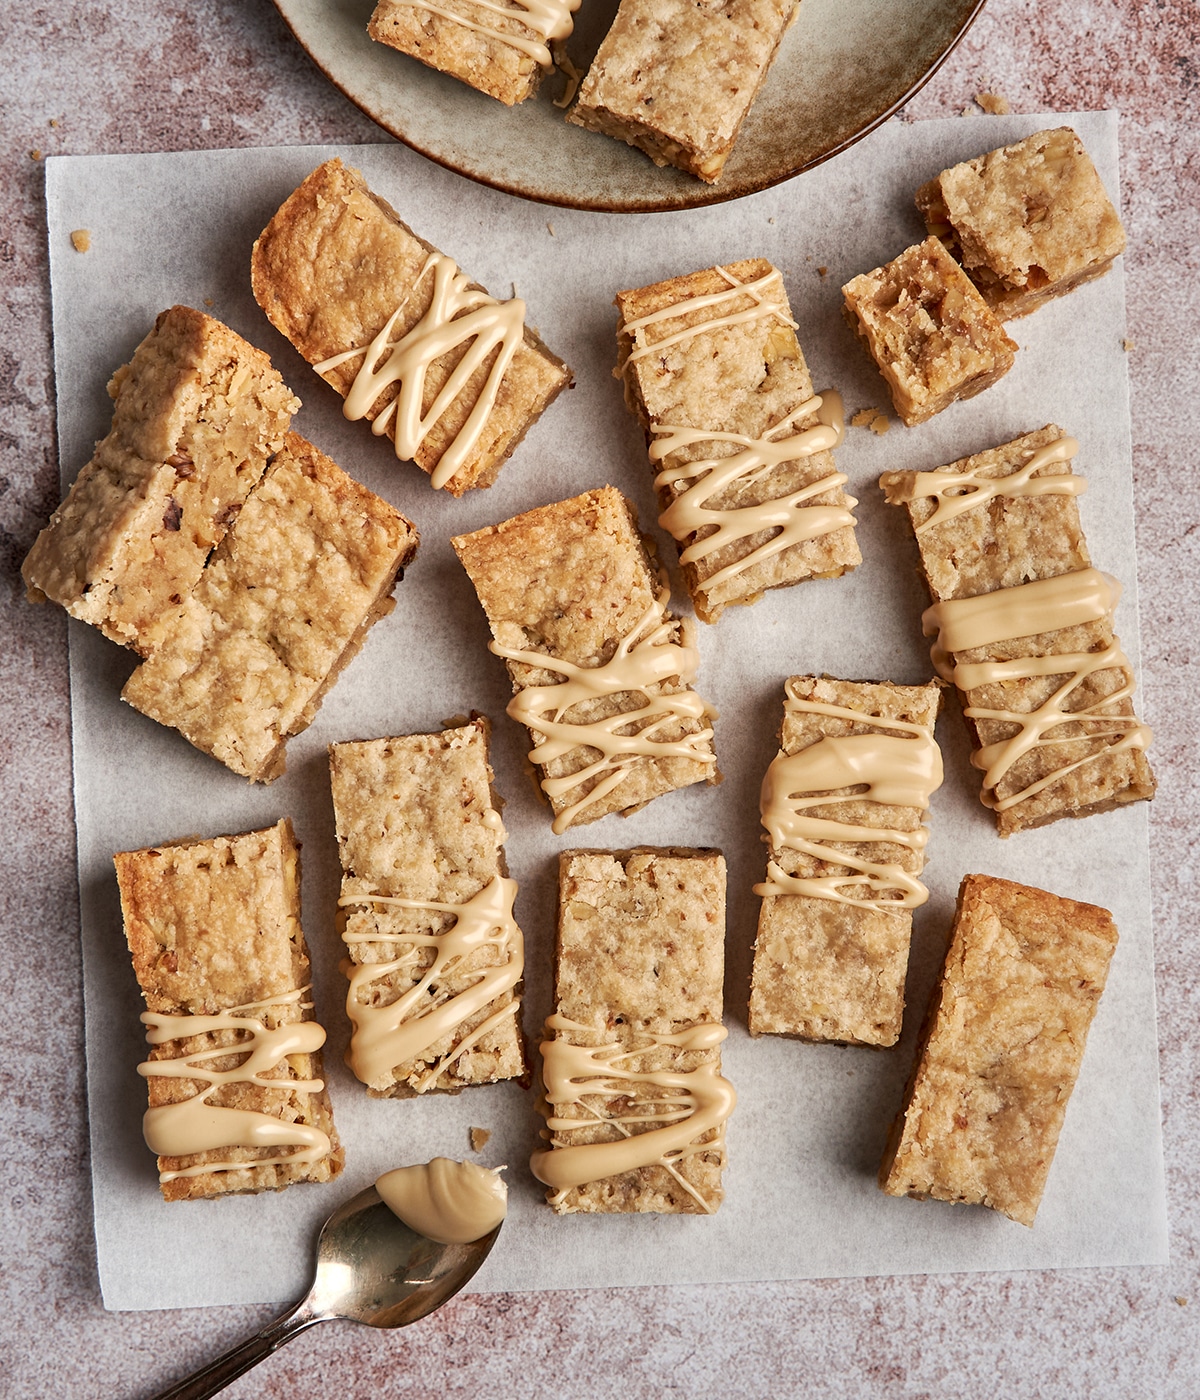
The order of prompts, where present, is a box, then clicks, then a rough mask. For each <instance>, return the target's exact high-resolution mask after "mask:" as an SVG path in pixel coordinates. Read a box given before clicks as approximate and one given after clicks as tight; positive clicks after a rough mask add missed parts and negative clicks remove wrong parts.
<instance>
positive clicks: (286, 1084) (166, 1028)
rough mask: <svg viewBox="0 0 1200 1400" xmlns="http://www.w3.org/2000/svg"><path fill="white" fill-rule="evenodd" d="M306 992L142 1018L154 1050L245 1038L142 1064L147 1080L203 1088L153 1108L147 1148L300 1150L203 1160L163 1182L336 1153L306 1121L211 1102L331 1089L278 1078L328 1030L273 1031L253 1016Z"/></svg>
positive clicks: (296, 1026)
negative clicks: (234, 1091) (220, 1065)
mask: <svg viewBox="0 0 1200 1400" xmlns="http://www.w3.org/2000/svg"><path fill="white" fill-rule="evenodd" d="M307 990H308V988H307V987H302V988H299V989H298V990H296V991H292V992H285V993H284V994H283V995H282V996H278V997H273V998H271V999H270V1000H268V1001H258V1002H248V1003H247V1004H246V1005H245V1006H235V1007H232V1008H230V1009H229V1010H228V1011H220V1012H217V1013H216V1014H214V1015H211V1016H203V1015H177V1016H171V1015H164V1014H162V1013H159V1012H156V1011H145V1012H143V1013H142V1022H143V1024H144V1025H146V1026H147V1027H148V1028H149V1029H148V1030H147V1031H146V1040H147V1041H148V1042H149V1044H151V1045H167V1044H170V1043H171V1042H172V1041H175V1040H186V1039H189V1038H191V1037H193V1036H202V1035H212V1034H214V1033H216V1032H218V1031H241V1032H244V1033H245V1038H244V1039H240V1040H238V1041H236V1042H234V1043H232V1044H228V1045H220V1046H213V1047H209V1048H206V1049H203V1050H196V1051H194V1052H191V1053H188V1054H182V1055H180V1056H178V1057H176V1058H174V1059H170V1058H165V1059H160V1060H146V1061H143V1063H141V1064H140V1065H138V1073H139V1074H140V1075H142V1076H144V1077H145V1078H147V1079H149V1078H151V1077H161V1078H165V1079H186V1080H192V1081H197V1082H199V1083H200V1085H201V1087H200V1088H199V1089H198V1090H197V1091H196V1092H195V1093H194V1094H193V1095H192V1096H191V1097H190V1098H186V1099H182V1100H180V1101H179V1102H178V1103H169V1104H162V1105H159V1106H158V1107H156V1108H151V1109H148V1110H147V1112H146V1115H145V1117H144V1118H143V1120H142V1130H143V1134H144V1136H145V1139H146V1146H147V1147H149V1148H150V1150H151V1151H152V1152H155V1153H157V1154H158V1156H159V1157H190V1156H193V1155H194V1154H196V1153H200V1152H213V1151H216V1150H217V1149H220V1148H226V1149H227V1148H231V1147H245V1148H258V1149H262V1148H270V1147H297V1148H299V1149H300V1150H299V1151H297V1152H288V1153H283V1154H280V1155H276V1156H271V1157H258V1158H251V1159H249V1160H247V1161H241V1162H239V1161H219V1162H203V1163H200V1164H198V1165H196V1166H191V1167H183V1168H180V1169H178V1170H175V1171H160V1172H159V1176H158V1179H159V1181H161V1182H168V1181H174V1180H175V1179H176V1178H177V1177H190V1176H205V1175H207V1174H208V1173H209V1172H228V1171H239V1170H244V1169H252V1168H255V1167H263V1166H279V1165H282V1164H284V1163H288V1162H296V1163H311V1162H319V1161H320V1160H321V1159H322V1158H323V1157H327V1156H328V1155H329V1152H330V1150H331V1144H330V1141H329V1137H328V1135H327V1134H326V1133H324V1132H322V1131H321V1129H320V1128H315V1127H312V1126H310V1125H309V1124H306V1123H293V1122H288V1121H287V1120H286V1119H283V1118H278V1117H276V1116H274V1115H273V1114H270V1113H259V1112H256V1111H254V1110H251V1109H242V1108H225V1107H222V1106H221V1105H219V1104H212V1103H209V1101H208V1100H209V1097H210V1096H211V1095H212V1094H213V1093H215V1092H216V1091H217V1090H218V1089H220V1088H222V1087H224V1086H226V1085H236V1084H253V1085H256V1086H257V1087H259V1088H263V1089H277V1090H281V1091H283V1092H285V1093H290V1094H318V1093H320V1092H321V1090H322V1089H324V1087H325V1083H324V1081H323V1080H321V1079H291V1078H288V1077H287V1076H286V1075H283V1076H280V1075H278V1074H277V1073H276V1071H278V1070H279V1069H280V1068H281V1067H283V1066H284V1065H285V1064H286V1062H287V1058H288V1056H290V1055H311V1054H313V1053H315V1052H316V1051H317V1050H319V1049H320V1048H321V1046H322V1045H323V1044H324V1043H325V1031H324V1030H323V1029H322V1027H321V1026H320V1025H318V1024H317V1022H316V1021H285V1022H283V1023H282V1024H281V1025H278V1026H273V1027H268V1026H267V1025H266V1024H265V1023H264V1021H263V1020H262V1019H261V1018H260V1017H257V1016H254V1015H251V1014H250V1013H252V1012H254V1011H261V1010H263V1009H264V1008H267V1007H273V1006H286V1005H296V1004H300V1005H301V1006H305V1007H306V1006H307V1005H309V1003H301V1002H300V998H301V997H302V996H303V994H304V993H305V992H306V991H307ZM229 1059H234V1060H236V1061H237V1064H236V1065H234V1066H233V1067H232V1068H229V1069H215V1068H214V1067H213V1062H214V1061H216V1060H229Z"/></svg>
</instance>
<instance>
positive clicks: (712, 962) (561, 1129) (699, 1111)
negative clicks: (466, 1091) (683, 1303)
mask: <svg viewBox="0 0 1200 1400" xmlns="http://www.w3.org/2000/svg"><path fill="white" fill-rule="evenodd" d="M724 938H725V862H724V860H723V858H722V857H721V855H720V853H719V852H717V851H696V850H636V851H566V852H564V853H563V854H562V855H561V856H560V858H559V924H558V960H557V972H556V977H555V1007H556V1010H555V1013H554V1015H553V1016H551V1018H550V1020H549V1021H548V1022H547V1024H546V1038H545V1040H544V1041H543V1043H542V1046H541V1053H542V1061H543V1069H542V1080H543V1084H544V1091H543V1095H542V1099H541V1101H540V1103H539V1107H540V1108H541V1110H542V1112H543V1113H544V1114H545V1115H546V1118H547V1126H546V1129H545V1130H544V1132H543V1137H545V1138H546V1139H547V1141H548V1144H549V1145H548V1147H547V1148H545V1149H542V1150H540V1151H538V1152H536V1153H534V1155H533V1159H532V1162H531V1166H532V1168H533V1173H534V1175H535V1176H536V1177H537V1178H538V1179H539V1180H540V1181H542V1182H544V1183H545V1184H546V1185H547V1187H548V1188H549V1190H548V1192H547V1200H548V1201H549V1202H550V1204H551V1205H552V1206H553V1208H554V1209H555V1211H556V1212H558V1213H559V1214H568V1213H571V1212H576V1211H579V1212H587V1213H604V1214H611V1213H617V1212H621V1213H625V1212H645V1211H661V1212H667V1213H671V1214H680V1213H693V1214H698V1213H709V1214H711V1213H712V1212H713V1211H715V1210H716V1209H717V1207H718V1206H719V1205H720V1203H721V1200H722V1197H723V1191H722V1187H721V1171H722V1168H723V1167H724V1165H725V1127H724V1125H725V1120H726V1119H727V1118H728V1116H729V1114H730V1112H731V1111H732V1109H733V1106H734V1097H735V1096H734V1092H733V1088H732V1086H731V1085H730V1084H729V1082H728V1080H726V1079H724V1078H722V1076H721V1072H720V1070H721V1053H720V1045H721V1042H722V1041H723V1040H724V1038H725V1031H724V1029H723V1027H722V1026H721V983H722V979H723V963H724Z"/></svg>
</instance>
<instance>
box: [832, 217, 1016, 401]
mask: <svg viewBox="0 0 1200 1400" xmlns="http://www.w3.org/2000/svg"><path fill="white" fill-rule="evenodd" d="M842 296H843V297H844V298H845V306H844V307H843V308H842V310H843V312H844V314H845V317H846V321H847V322H848V324H849V326H850V329H851V330H852V331H854V333H855V334H856V335H857V336H858V338H859V340H860V341H861V343H862V346H863V348H864V349H865V350H866V352H867V354H868V355H870V357H871V359H872V360H873V361H874V362H875V367H876V369H878V370H879V373H880V374H882V375H883V377H884V379H885V380H886V382H887V386H888V392H889V393H890V394H891V396H892V404H893V405H894V406H895V409H896V412H897V413H898V414H899V415H900V417H901V418H902V419H903V420H904V422H905V423H907V424H908V426H909V427H910V428H911V427H914V426H915V425H916V424H918V423H924V422H925V421H926V420H927V419H929V418H932V417H933V415H934V414H935V413H941V411H942V410H943V409H944V408H949V407H950V405H951V404H952V403H955V402H956V401H957V400H959V399H972V398H974V397H975V395H976V394H980V393H982V392H983V391H984V389H988V388H990V387H991V386H992V385H993V384H995V382H996V381H997V380H998V379H1001V378H1002V377H1003V376H1004V375H1006V374H1007V373H1008V371H1009V370H1010V369H1011V368H1012V365H1013V360H1014V358H1015V356H1016V353H1017V343H1016V341H1015V340H1011V339H1010V338H1009V337H1008V336H1007V335H1006V334H1005V331H1004V327H1003V326H1002V325H1001V324H1000V322H999V321H998V320H997V319H996V317H995V315H994V314H993V313H992V311H991V309H990V308H989V307H988V305H987V303H986V302H985V301H984V299H983V298H982V297H981V296H980V295H979V292H978V291H977V290H976V288H975V286H974V284H973V283H972V282H971V280H970V278H968V277H967V275H966V273H965V272H963V270H962V268H961V267H959V265H958V264H957V263H956V262H955V261H954V259H953V258H952V257H951V256H950V254H949V253H947V252H946V250H945V248H944V247H942V245H941V243H940V242H939V241H938V240H937V239H936V238H927V239H926V240H925V242H924V243H917V244H915V245H914V246H913V247H911V248H906V249H905V250H904V252H903V253H901V254H900V255H899V256H898V257H896V258H893V259H892V261H891V262H890V263H885V264H884V266H883V267H877V268H875V270H874V271H873V272H863V273H861V274H860V275H859V276H858V277H855V278H853V279H852V280H851V281H849V282H847V283H846V285H845V286H844V287H843V288H842Z"/></svg>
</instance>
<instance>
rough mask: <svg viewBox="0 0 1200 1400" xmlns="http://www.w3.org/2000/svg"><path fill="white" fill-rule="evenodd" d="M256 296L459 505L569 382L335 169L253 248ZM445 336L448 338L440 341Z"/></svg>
mask: <svg viewBox="0 0 1200 1400" xmlns="http://www.w3.org/2000/svg"><path fill="white" fill-rule="evenodd" d="M251 280H252V283H253V288H254V295H255V297H256V298H257V299H258V303H259V305H260V306H261V307H262V309H263V310H264V311H265V312H266V314H267V316H268V317H269V319H270V321H271V323H272V325H274V326H275V328H276V330H278V331H280V332H282V334H283V335H285V336H286V337H287V338H288V339H289V340H290V341H291V342H292V344H293V345H294V346H295V347H296V349H297V350H298V351H299V352H300V354H301V355H303V356H304V358H305V359H306V360H307V361H308V362H309V364H311V365H313V366H314V368H316V370H317V372H318V373H319V374H320V375H321V377H322V378H323V379H325V380H326V382H327V383H329V384H331V385H332V386H333V387H334V389H336V390H337V392H338V393H339V394H341V396H342V397H343V398H344V399H345V400H346V407H345V412H346V415H347V417H353V418H364V417H365V418H367V419H370V420H371V422H372V426H373V431H376V432H382V431H385V430H386V433H387V436H388V437H389V438H390V439H391V440H392V441H393V443H394V444H395V446H396V453H397V456H400V457H403V458H411V459H412V460H413V461H415V462H416V464H417V465H418V466H419V467H420V468H421V469H422V470H423V471H426V472H428V473H429V475H430V477H431V479H432V482H433V485H434V486H438V487H445V489H446V490H447V491H449V492H450V493H451V495H454V496H460V495H462V493H463V492H464V491H466V490H467V489H468V488H469V487H472V486H490V485H491V484H492V482H493V481H494V480H495V479H496V474H497V473H498V472H499V470H500V468H501V466H502V465H503V463H504V461H505V459H506V458H507V457H508V456H509V454H510V453H511V452H512V450H513V449H514V448H515V447H516V445H517V444H518V443H519V442H520V441H521V439H522V438H523V437H524V436H525V434H526V432H527V431H528V430H529V428H530V427H532V425H533V424H534V423H535V422H536V421H537V419H538V417H539V415H540V414H541V412H542V410H543V409H544V408H546V406H547V405H548V404H549V403H550V402H551V401H552V400H553V399H554V398H555V397H556V396H557V395H558V394H559V393H560V392H561V391H562V390H563V389H565V388H566V387H567V385H568V384H569V383H570V382H571V373H570V371H569V370H568V369H567V367H566V366H565V365H564V364H563V362H562V361H561V360H560V359H559V358H558V357H557V356H556V355H553V354H551V352H550V351H549V350H548V349H547V348H546V346H545V345H543V344H542V342H541V340H540V339H539V338H538V336H537V335H536V333H535V332H534V331H532V330H530V329H529V327H528V326H525V325H524V314H525V304H524V302H522V301H519V300H517V299H516V298H514V299H513V300H512V301H508V302H498V301H495V300H494V299H493V298H491V297H489V296H488V295H487V293H486V292H484V291H483V289H482V288H481V287H479V286H477V285H476V284H474V283H472V282H471V281H470V280H469V279H468V278H467V277H466V275H465V274H463V273H461V272H460V271H459V270H458V268H457V266H456V265H455V263H454V262H453V261H452V260H451V259H450V258H448V257H446V256H445V255H444V254H442V253H439V252H438V251H437V249H435V248H434V247H432V246H431V245H430V244H429V243H426V242H425V241H424V239H421V238H418V237H417V235H416V234H415V233H413V232H412V231H411V229H409V228H408V227H407V226H406V225H405V224H402V223H401V222H400V219H399V216H398V215H397V214H396V212H395V210H394V209H393V208H392V207H391V205H389V204H388V203H387V202H386V201H384V200H383V199H381V198H380V197H379V196H378V195H376V194H373V193H372V192H371V190H369V189H368V188H367V184H366V181H365V180H364V179H363V177H362V176H361V175H360V174H359V172H358V171H357V170H350V169H347V168H346V167H345V166H343V165H342V163H341V161H340V160H330V161H326V163H325V164H324V165H322V166H319V167H318V168H317V169H316V170H314V171H313V173H312V174H311V175H310V176H309V177H308V179H307V180H305V181H304V183H303V184H302V185H301V186H300V188H299V189H297V190H296V191H295V192H294V193H293V194H292V195H290V196H289V197H288V199H287V200H286V201H285V202H284V204H283V205H282V207H281V208H280V209H279V211H278V212H277V213H276V215H275V217H274V218H273V219H272V220H271V222H270V223H269V224H268V225H267V227H266V229H265V230H264V231H263V233H262V236H261V237H260V238H259V239H258V241H257V242H256V243H255V245H254V254H253V258H252V262H251ZM447 328H450V329H447Z"/></svg>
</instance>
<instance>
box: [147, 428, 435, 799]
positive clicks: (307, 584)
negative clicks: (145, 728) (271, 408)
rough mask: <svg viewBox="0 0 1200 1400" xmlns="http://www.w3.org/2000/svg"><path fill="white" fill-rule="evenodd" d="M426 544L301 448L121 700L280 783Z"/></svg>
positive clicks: (279, 464) (258, 496)
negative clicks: (297, 738) (288, 747)
mask: <svg viewBox="0 0 1200 1400" xmlns="http://www.w3.org/2000/svg"><path fill="white" fill-rule="evenodd" d="M416 550H417V532H416V530H415V528H414V527H413V525H412V523H411V522H410V521H409V520H406V519H405V517H404V516H403V515H401V514H400V512H399V511H398V510H395V509H394V508H393V507H392V506H390V505H388V503H387V502H386V501H383V500H380V498H379V497H378V496H376V495H374V494H373V493H372V492H370V491H368V490H367V489H366V487H365V486H360V485H359V484H358V482H356V481H352V480H351V478H350V477H348V476H347V475H346V473H345V472H344V471H342V469H341V468H340V467H339V466H337V465H336V463H334V462H332V461H330V459H329V458H328V457H326V456H325V455H324V454H323V453H321V452H318V451H317V449H316V448H315V447H314V446H313V445H312V444H311V443H309V442H306V441H305V440H304V439H303V438H302V437H298V436H297V435H296V434H295V433H289V434H288V435H287V439H286V441H285V443H284V447H283V450H282V451H281V452H280V453H279V455H278V456H277V457H276V458H275V460H274V462H273V463H272V464H271V467H270V470H269V471H268V472H267V474H266V476H265V477H264V478H263V480H262V482H261V483H260V484H259V486H258V489H257V490H255V491H254V492H253V493H252V494H251V495H250V497H249V499H248V500H247V501H246V504H245V506H244V507H243V509H242V511H241V514H240V515H239V516H238V517H237V520H236V522H235V523H234V526H233V529H232V530H231V531H230V532H229V535H228V536H227V537H226V539H225V541H224V542H223V543H222V545H221V547H220V549H219V550H217V552H216V553H215V554H214V555H213V558H212V559H211V561H210V562H209V564H208V567H207V568H206V569H205V570H204V573H203V575H202V576H201V579H200V582H199V583H198V584H197V585H196V588H195V589H194V591H193V592H192V594H191V596H190V597H189V598H187V599H186V600H185V602H184V603H183V605H182V606H181V607H179V608H175V609H173V610H172V611H171V612H170V613H168V614H167V615H166V616H165V617H164V618H163V619H162V620H161V622H160V623H159V624H158V625H157V627H156V628H155V629H154V634H153V654H152V655H151V656H150V657H149V658H148V659H147V660H146V661H144V662H143V663H142V664H141V666H139V667H138V669H137V670H136V671H135V672H134V673H133V675H132V676H130V678H129V680H128V682H127V683H126V685H125V689H124V690H123V691H122V692H121V698H122V699H123V700H126V701H128V702H129V704H131V705H132V706H133V707H134V709H136V710H140V711H141V712H142V714H144V715H149V717H150V718H151V719H154V720H157V721H158V722H159V724H166V725H169V726H170V727H171V728H173V729H178V730H179V732H180V733H181V734H182V735H183V736H184V738H185V739H187V740H188V742H189V743H192V744H194V745H195V746H196V747H197V748H198V749H201V750H203V751H204V752H205V753H207V754H211V755H212V756H213V758H216V759H218V760H219V761H220V762H221V763H223V764H225V766H226V767H227V768H231V769H232V770H233V771H234V772H235V773H240V774H242V775H243V776H244V777H247V778H250V779H252V780H253V781H255V782H270V781H271V779H272V778H277V777H278V776H279V775H280V773H282V772H283V770H284V765H285V753H284V746H285V744H286V742H287V740H288V739H289V738H290V737H291V736H292V735H293V734H298V733H300V731H301V730H302V729H306V728H307V727H308V726H309V725H310V724H311V723H312V721H313V718H314V717H315V715H316V713H317V710H318V709H319V708H320V705H321V701H322V700H323V699H324V697H325V692H326V691H327V690H328V689H329V687H330V686H331V685H332V684H333V683H334V681H335V680H336V679H337V677H338V675H339V674H340V672H341V671H342V669H343V667H345V666H346V665H347V664H348V662H349V661H350V660H351V658H352V657H353V656H354V655H355V654H356V652H357V651H358V649H359V647H360V646H361V645H362V643H363V641H364V640H365V639H366V635H367V632H368V631H369V630H370V628H371V627H372V625H373V624H374V623H375V622H377V621H378V620H379V619H380V618H381V617H385V616H386V615H387V614H388V613H389V612H391V610H392V608H393V607H394V606H395V605H394V604H393V602H392V598H391V593H392V589H393V587H394V586H395V583H396V579H397V577H398V576H399V574H400V571H401V570H402V569H403V568H404V566H405V565H406V564H407V563H408V562H409V560H410V559H411V558H412V557H413V555H414V554H415V553H416Z"/></svg>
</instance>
